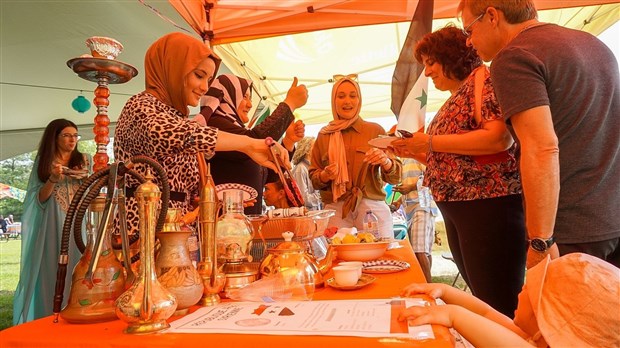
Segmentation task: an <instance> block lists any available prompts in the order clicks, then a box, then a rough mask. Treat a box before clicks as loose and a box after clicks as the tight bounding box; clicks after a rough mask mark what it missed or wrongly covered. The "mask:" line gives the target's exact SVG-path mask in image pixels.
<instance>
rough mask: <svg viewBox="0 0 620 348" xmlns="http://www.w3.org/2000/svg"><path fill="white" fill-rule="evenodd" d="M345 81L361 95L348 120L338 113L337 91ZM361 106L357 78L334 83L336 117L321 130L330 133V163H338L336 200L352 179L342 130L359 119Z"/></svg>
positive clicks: (333, 192) (335, 186) (334, 112)
mask: <svg viewBox="0 0 620 348" xmlns="http://www.w3.org/2000/svg"><path fill="white" fill-rule="evenodd" d="M345 82H349V83H351V84H353V86H354V87H355V89H356V90H357V95H358V96H359V104H358V105H357V110H355V116H354V117H352V118H351V119H348V120H346V119H341V118H340V116H339V115H338V110H337V109H336V93H337V91H338V87H340V85H342V84H343V83H345ZM361 107H362V94H361V91H360V86H359V85H358V84H357V82H356V81H355V80H353V79H351V78H349V77H345V78H343V79H341V80H338V81H336V83H334V87H333V88H332V116H333V117H334V120H333V121H331V122H329V124H328V125H327V126H325V127H323V128H321V131H320V133H322V134H329V150H328V154H327V155H328V159H329V163H330V164H331V163H337V164H338V175H337V177H336V178H335V179H334V180H332V194H333V200H334V202H336V201H337V200H338V198H340V197H341V196H342V195H344V194H345V193H346V191H347V183H348V182H349V181H350V178H349V169H348V167H347V157H346V151H345V147H344V141H343V139H342V133H341V131H343V130H345V129H347V128H349V127H350V126H351V125H352V124H353V123H355V121H357V119H358V118H359V115H360V110H361Z"/></svg>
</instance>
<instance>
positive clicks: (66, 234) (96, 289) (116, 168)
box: [53, 156, 170, 322]
mask: <svg viewBox="0 0 620 348" xmlns="http://www.w3.org/2000/svg"><path fill="white" fill-rule="evenodd" d="M137 163H141V164H146V165H149V166H151V167H152V168H153V169H154V170H155V172H156V173H157V176H158V178H159V181H160V182H161V183H162V187H163V189H162V194H161V196H162V202H161V209H160V213H159V217H158V220H157V226H156V230H158V231H161V229H162V227H163V226H164V222H165V218H166V212H167V210H168V201H169V197H170V189H169V186H168V180H167V175H166V172H165V170H164V169H163V168H162V167H161V165H159V164H158V163H157V162H156V161H154V160H153V159H150V158H148V157H146V156H136V157H133V158H132V159H131V160H130V161H129V162H126V163H123V162H118V163H113V164H111V165H110V166H109V167H108V168H104V169H102V170H99V171H97V172H95V173H94V174H93V175H91V176H90V177H88V178H87V179H86V180H85V181H84V182H83V183H82V185H81V186H80V187H79V188H78V190H77V191H76V193H75V196H74V198H73V200H72V201H71V204H70V206H69V209H68V210H67V216H66V218H65V222H64V225H63V233H62V239H61V246H60V256H59V260H58V271H57V274H56V288H55V295H54V307H53V312H54V316H55V318H54V322H58V316H59V315H62V313H61V306H62V301H63V296H64V295H63V293H64V288H65V278H66V274H67V263H68V260H69V255H68V251H69V239H70V234H71V231H73V232H74V240H75V243H76V245H77V247H78V249H79V250H80V252H82V254H83V256H82V259H80V262H79V264H84V263H86V264H88V268H87V269H86V272H85V273H84V274H80V273H81V272H80V270H83V268H81V267H77V266H76V270H75V271H74V274H73V277H72V278H73V287H72V289H71V295H70V304H71V303H73V304H74V305H75V304H77V305H78V306H81V305H82V304H89V303H90V304H92V303H95V302H98V303H97V311H96V313H99V314H100V315H97V314H95V311H94V310H93V308H92V307H89V306H85V308H83V309H80V310H77V311H75V310H71V311H70V312H71V314H70V315H68V316H67V318H68V319H69V320H68V321H70V322H96V321H105V320H113V319H116V318H114V317H112V316H111V315H110V313H111V312H112V313H113V312H114V311H115V309H114V305H113V302H114V301H113V300H114V299H115V298H114V297H115V295H118V291H119V290H118V289H119V285H118V284H115V285H113V286H112V285H111V284H108V285H106V286H108V290H106V289H102V288H101V287H100V284H101V282H100V281H97V280H96V279H94V278H93V276H94V275H96V274H101V273H102V272H104V273H105V270H103V269H100V265H99V259H100V258H101V256H102V253H104V254H105V255H103V256H104V257H105V256H107V253H108V250H107V249H104V246H105V245H106V242H105V240H106V238H109V235H108V233H107V232H108V231H109V230H110V229H111V228H112V227H111V226H110V225H111V224H113V219H112V216H113V215H114V214H113V213H114V211H115V210H116V209H115V206H114V200H115V199H114V198H115V196H116V199H117V202H118V204H119V209H118V210H119V215H120V216H119V220H120V221H121V224H120V225H121V228H120V232H121V239H122V247H123V259H124V262H123V263H124V266H125V272H126V274H127V279H128V281H130V280H132V279H133V278H134V275H133V271H132V270H131V263H132V262H135V261H136V260H138V259H139V258H140V254H136V255H134V256H133V257H131V258H130V257H129V255H130V254H129V245H130V242H131V241H130V239H129V237H128V236H127V230H126V226H127V225H126V223H125V218H126V216H125V206H124V194H123V191H124V185H123V183H124V180H123V176H124V175H125V174H129V175H131V176H133V177H134V178H136V180H138V181H139V182H140V183H144V182H145V181H146V179H145V178H144V177H143V176H142V175H140V174H139V173H138V172H136V171H135V170H134V169H132V168H133V167H134V165H135V164H137ZM119 178H120V180H119ZM106 184H107V194H106V197H105V206H104V207H103V209H102V212H101V213H99V214H98V215H99V217H100V221H98V224H97V221H91V224H97V226H98V227H97V234H96V240H94V243H90V244H91V245H92V249H89V251H88V252H85V250H86V247H85V245H84V242H83V240H82V222H83V219H84V216H85V214H86V211H87V208H88V207H89V205H90V204H91V202H92V201H93V200H96V199H97V198H98V197H99V199H102V197H100V191H101V189H102V188H103V187H104V186H106ZM138 238H139V236H138V235H137V234H135V235H133V236H132V239H134V240H136V239H138ZM115 274H116V273H115ZM120 274H122V272H120ZM120 274H119V276H118V277H117V278H116V279H112V280H113V281H114V282H120V283H121V285H120V287H121V288H122V289H124V285H125V277H122V276H120ZM80 279H81V280H80ZM76 280H78V281H76ZM102 290H103V291H102ZM110 290H111V293H110ZM102 292H103V294H102ZM121 292H122V290H121ZM72 297H75V298H76V299H77V300H76V301H71V298H72ZM102 298H104V299H105V300H104V301H100V300H101V299H102ZM110 300H111V301H110ZM102 306H103V308H102ZM65 309H67V310H70V309H71V307H70V306H69V305H68V306H67V307H65ZM63 311H64V309H63ZM73 312H75V313H73Z"/></svg>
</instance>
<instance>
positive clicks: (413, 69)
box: [392, 0, 433, 133]
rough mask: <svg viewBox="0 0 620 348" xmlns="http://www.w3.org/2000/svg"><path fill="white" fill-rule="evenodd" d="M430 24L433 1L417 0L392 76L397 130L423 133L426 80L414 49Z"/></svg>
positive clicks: (427, 31) (393, 109)
mask: <svg viewBox="0 0 620 348" xmlns="http://www.w3.org/2000/svg"><path fill="white" fill-rule="evenodd" d="M432 23H433V0H419V1H418V6H417V7H416V10H415V13H414V14H413V18H412V19H411V25H410V26H409V32H407V38H406V39H405V43H404V45H403V48H402V49H401V51H400V56H399V57H398V61H396V67H395V68H394V75H393V76H392V111H393V112H394V114H395V115H396V118H397V119H398V126H397V129H404V130H406V131H409V132H412V133H413V132H417V131H424V121H425V119H426V103H427V98H428V78H426V76H424V65H423V64H420V63H418V61H417V60H416V59H415V57H414V55H413V49H414V48H415V45H416V43H417V42H418V41H419V40H420V39H421V38H422V37H423V36H424V35H426V34H427V33H430V32H431V29H432Z"/></svg>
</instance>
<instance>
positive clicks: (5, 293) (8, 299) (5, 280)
mask: <svg viewBox="0 0 620 348" xmlns="http://www.w3.org/2000/svg"><path fill="white" fill-rule="evenodd" d="M21 244H22V243H21V240H14V239H11V240H9V241H8V242H6V241H4V240H2V241H0V330H4V329H6V328H8V327H11V326H12V325H13V295H14V294H15V288H16V287H17V282H18V280H19V262H20V258H21Z"/></svg>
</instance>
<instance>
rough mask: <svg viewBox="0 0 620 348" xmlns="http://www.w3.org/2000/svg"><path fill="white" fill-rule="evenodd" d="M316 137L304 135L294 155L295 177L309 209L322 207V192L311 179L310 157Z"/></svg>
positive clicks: (293, 171) (293, 172)
mask: <svg viewBox="0 0 620 348" xmlns="http://www.w3.org/2000/svg"><path fill="white" fill-rule="evenodd" d="M315 139H316V138H315V137H304V138H303V139H301V140H300V141H299V143H297V149H296V150H295V154H294V155H293V160H292V162H293V165H294V167H293V170H292V172H291V174H293V179H295V182H297V186H298V187H299V191H301V195H302V196H303V198H304V202H305V205H306V208H308V210H320V209H321V205H322V203H321V193H320V192H319V190H315V189H314V187H313V186H312V180H311V179H310V171H309V169H310V159H311V153H312V147H313V146H314V141H315Z"/></svg>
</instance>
